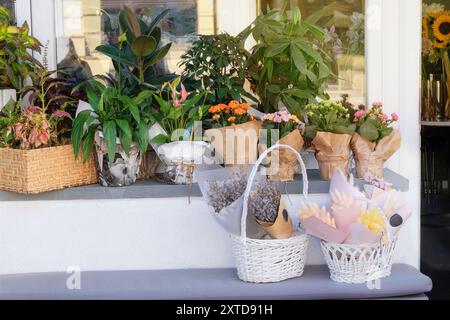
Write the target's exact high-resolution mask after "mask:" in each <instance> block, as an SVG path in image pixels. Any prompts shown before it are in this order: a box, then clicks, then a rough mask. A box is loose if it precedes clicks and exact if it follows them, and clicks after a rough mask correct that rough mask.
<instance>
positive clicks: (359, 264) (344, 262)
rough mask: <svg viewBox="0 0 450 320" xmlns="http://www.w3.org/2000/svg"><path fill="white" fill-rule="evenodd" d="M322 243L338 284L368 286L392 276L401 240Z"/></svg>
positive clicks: (326, 258) (329, 266) (333, 277)
mask: <svg viewBox="0 0 450 320" xmlns="http://www.w3.org/2000/svg"><path fill="white" fill-rule="evenodd" d="M320 243H321V246H322V251H323V254H324V256H325V260H326V261H327V264H328V269H329V270H330V278H331V279H332V280H334V281H337V282H344V283H364V282H367V281H372V280H376V279H380V278H384V277H388V276H390V275H391V269H392V263H393V260H394V251H395V246H396V243H397V239H394V240H392V241H389V242H387V243H384V242H382V243H375V244H362V245H353V244H337V243H329V242H325V241H321V242H320Z"/></svg>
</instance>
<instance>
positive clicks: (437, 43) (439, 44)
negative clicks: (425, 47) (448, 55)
mask: <svg viewBox="0 0 450 320" xmlns="http://www.w3.org/2000/svg"><path fill="white" fill-rule="evenodd" d="M447 44H448V41H444V42H442V41H440V40H437V39H436V41H435V42H433V47H434V48H437V49H443V48H445V47H446V46H447Z"/></svg>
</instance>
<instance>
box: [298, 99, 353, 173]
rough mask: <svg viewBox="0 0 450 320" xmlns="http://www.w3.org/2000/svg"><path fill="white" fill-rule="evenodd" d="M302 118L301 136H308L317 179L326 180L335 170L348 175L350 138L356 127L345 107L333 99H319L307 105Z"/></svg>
mask: <svg viewBox="0 0 450 320" xmlns="http://www.w3.org/2000/svg"><path fill="white" fill-rule="evenodd" d="M306 117H307V120H308V125H307V126H306V128H305V135H306V137H307V138H309V139H312V145H313V148H314V151H315V154H316V159H317V162H318V163H319V169H320V178H321V179H322V180H330V179H331V177H332V176H333V173H334V172H335V171H336V170H340V171H342V172H343V173H344V174H346V175H348V174H349V163H350V141H351V139H352V135H353V133H354V132H355V129H356V125H355V124H353V123H352V121H351V117H350V112H349V110H348V108H346V107H344V106H343V105H342V104H340V103H337V102H333V101H322V102H320V103H314V104H309V105H307V106H306Z"/></svg>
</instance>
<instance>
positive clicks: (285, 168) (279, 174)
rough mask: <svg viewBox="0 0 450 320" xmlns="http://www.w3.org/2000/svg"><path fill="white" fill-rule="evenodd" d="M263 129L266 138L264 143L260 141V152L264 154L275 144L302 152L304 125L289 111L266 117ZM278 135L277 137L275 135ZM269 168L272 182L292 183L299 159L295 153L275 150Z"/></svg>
mask: <svg viewBox="0 0 450 320" xmlns="http://www.w3.org/2000/svg"><path fill="white" fill-rule="evenodd" d="M262 120H263V125H262V128H263V129H265V130H266V131H264V134H266V135H265V137H264V136H263V137H262V138H266V139H263V140H265V141H264V142H261V141H260V144H259V152H260V153H262V152H264V150H266V149H267V148H270V147H271V146H272V145H275V144H284V145H289V146H291V147H292V148H294V149H295V150H296V151H297V152H300V151H301V150H302V147H303V144H304V141H303V137H302V135H301V133H300V130H299V128H300V126H301V125H303V123H302V122H301V121H300V120H299V119H298V118H297V116H295V115H291V114H290V113H289V112H287V111H277V112H275V113H270V114H266V115H265V116H264V118H263V119H262ZM274 134H276V136H275V135H274ZM268 163H270V166H269V168H268V176H269V178H270V180H272V181H283V182H284V181H292V180H294V175H295V171H296V168H297V158H296V156H295V154H294V153H293V152H291V151H290V150H286V149H281V150H274V151H272V152H271V155H270V159H269V162H268Z"/></svg>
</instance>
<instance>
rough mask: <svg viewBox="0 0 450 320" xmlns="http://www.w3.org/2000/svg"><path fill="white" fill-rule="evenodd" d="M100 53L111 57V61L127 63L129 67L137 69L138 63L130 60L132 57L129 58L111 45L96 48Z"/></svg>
mask: <svg viewBox="0 0 450 320" xmlns="http://www.w3.org/2000/svg"><path fill="white" fill-rule="evenodd" d="M95 50H97V51H98V52H100V53H103V54H104V55H106V56H108V57H110V58H111V59H113V60H115V61H117V62H120V63H125V64H127V65H129V66H133V67H136V66H137V62H136V61H135V60H132V59H130V57H127V56H126V55H125V54H124V53H123V52H122V51H120V50H119V49H118V48H116V47H114V46H112V45H109V44H103V45H100V46H98V47H97V48H95Z"/></svg>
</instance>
